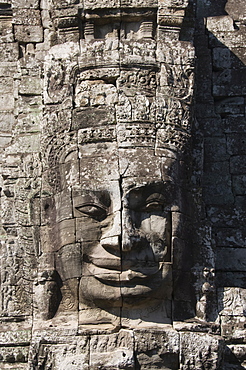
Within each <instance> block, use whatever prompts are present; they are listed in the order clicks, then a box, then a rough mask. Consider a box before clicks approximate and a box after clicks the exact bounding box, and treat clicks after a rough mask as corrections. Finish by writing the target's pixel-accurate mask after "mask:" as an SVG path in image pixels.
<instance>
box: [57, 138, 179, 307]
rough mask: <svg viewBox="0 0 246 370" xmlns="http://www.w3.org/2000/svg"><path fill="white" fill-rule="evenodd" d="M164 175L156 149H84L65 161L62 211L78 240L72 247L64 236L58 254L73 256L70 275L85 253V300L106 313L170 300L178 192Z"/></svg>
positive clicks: (98, 146)
mask: <svg viewBox="0 0 246 370" xmlns="http://www.w3.org/2000/svg"><path fill="white" fill-rule="evenodd" d="M161 172H162V161H161V159H160V158H159V157H155V156H154V152H153V151H152V150H149V149H146V148H138V149H124V150H118V148H117V145H116V143H104V144H87V145H84V146H83V147H82V148H81V149H80V151H79V153H78V152H73V153H71V154H70V155H68V156H67V157H66V158H65V160H64V163H63V164H61V167H60V173H62V178H63V181H62V184H63V190H62V191H61V193H60V194H59V195H58V198H59V204H58V205H57V209H59V208H61V206H60V205H61V204H62V206H63V207H65V208H66V209H69V210H70V211H67V215H68V217H70V216H69V215H70V214H71V215H72V216H71V219H70V220H66V221H65V222H67V223H68V225H70V229H69V231H68V233H69V234H72V235H74V236H75V240H74V243H69V245H67V246H65V245H64V244H66V243H67V244H68V242H67V241H66V240H67V238H66V237H64V238H63V239H62V238H61V240H64V242H62V244H63V245H60V246H59V250H60V252H59V253H61V251H62V250H65V249H68V250H70V254H71V255H72V256H73V257H71V259H70V260H68V259H66V257H63V258H62V260H63V262H62V265H63V266H62V268H61V270H62V274H63V279H64V280H66V279H68V278H70V277H71V270H72V269H73V268H74V266H78V265H79V262H78V259H79V258H80V257H79V254H80V253H81V257H82V258H81V265H82V271H81V276H77V277H79V281H80V282H79V302H80V303H81V302H82V303H83V304H86V305H88V306H90V305H91V306H94V307H95V306H96V307H103V308H107V307H122V306H125V307H128V306H136V305H137V306H139V305H141V303H143V304H146V302H148V300H149V299H151V300H153V299H157V300H163V299H171V298H170V296H171V292H172V286H171V210H170V208H171V204H172V197H173V195H172V191H171V188H170V185H168V184H167V183H164V182H163V181H162V176H161ZM58 198H57V199H58ZM70 203H71V207H70ZM69 212H70V213H69ZM63 222H64V221H63ZM60 230H61V228H60ZM61 231H62V232H63V234H64V233H65V232H64V230H61ZM65 231H66V230H65ZM70 241H71V240H70ZM72 249H74V254H73V252H72ZM78 250H79V252H78ZM66 263H67V264H68V267H66V268H65V267H64V264H66ZM77 270H79V267H78V268H77ZM59 272H60V271H59ZM60 273H61V272H60ZM77 275H79V272H78V274H77Z"/></svg>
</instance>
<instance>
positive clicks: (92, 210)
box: [76, 204, 107, 221]
mask: <svg viewBox="0 0 246 370" xmlns="http://www.w3.org/2000/svg"><path fill="white" fill-rule="evenodd" d="M76 209H77V210H78V211H79V212H81V213H84V214H86V215H87V216H89V217H92V218H94V219H95V220H97V221H102V220H104V219H105V218H106V216H107V210H106V209H105V208H102V207H100V206H98V205H96V204H83V205H81V206H77V207H76Z"/></svg>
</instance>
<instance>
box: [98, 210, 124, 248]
mask: <svg viewBox="0 0 246 370" xmlns="http://www.w3.org/2000/svg"><path fill="white" fill-rule="evenodd" d="M111 217H112V220H111V222H110V225H109V226H108V228H107V229H106V230H105V232H103V233H102V236H101V240H100V244H101V245H102V247H104V248H105V249H117V250H120V239H121V212H120V211H116V212H115V213H114V214H113V215H112V216H111Z"/></svg>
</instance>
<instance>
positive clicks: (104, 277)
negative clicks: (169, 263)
mask: <svg viewBox="0 0 246 370" xmlns="http://www.w3.org/2000/svg"><path fill="white" fill-rule="evenodd" d="M112 267H113V266H110V268H104V267H99V266H96V265H94V264H93V263H90V264H87V269H88V271H89V272H90V275H92V276H94V277H95V278H96V279H98V280H100V281H104V282H107V283H108V284H109V283H110V282H115V283H121V284H122V283H126V284H127V283H129V282H133V280H134V282H138V283H144V280H146V279H149V278H151V277H153V276H154V275H156V274H157V273H159V272H160V270H161V268H162V265H161V264H158V263H156V264H155V265H154V266H151V267H148V266H142V267H141V268H138V270H136V271H135V270H132V269H128V270H123V271H119V270H117V268H118V266H117V268H115V269H113V268H112Z"/></svg>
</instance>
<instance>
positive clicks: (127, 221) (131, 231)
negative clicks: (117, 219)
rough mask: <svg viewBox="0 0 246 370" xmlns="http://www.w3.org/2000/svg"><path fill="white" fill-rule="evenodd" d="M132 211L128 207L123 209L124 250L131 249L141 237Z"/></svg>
mask: <svg viewBox="0 0 246 370" xmlns="http://www.w3.org/2000/svg"><path fill="white" fill-rule="evenodd" d="M130 212H131V211H130V210H129V209H127V208H123V210H122V252H128V251H130V250H131V249H132V248H133V247H134V246H135V245H136V243H137V242H138V241H139V239H140V238H139V236H138V235H137V234H136V230H135V228H134V225H133V219H132V215H131V213H130Z"/></svg>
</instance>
